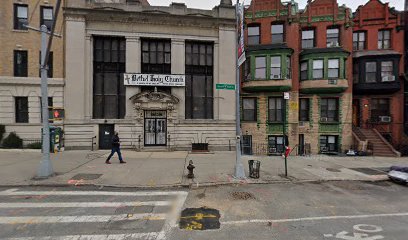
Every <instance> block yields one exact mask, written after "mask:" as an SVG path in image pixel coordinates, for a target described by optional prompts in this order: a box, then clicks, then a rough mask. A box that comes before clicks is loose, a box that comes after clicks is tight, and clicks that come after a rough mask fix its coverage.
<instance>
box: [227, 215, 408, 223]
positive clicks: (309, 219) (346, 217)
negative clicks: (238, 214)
mask: <svg viewBox="0 0 408 240" xmlns="http://www.w3.org/2000/svg"><path fill="white" fill-rule="evenodd" d="M406 216H408V212H406V213H385V214H370V215H351V216H326V217H307V218H289V219H252V220H251V219H249V220H240V221H226V222H221V224H226V225H238V224H248V223H288V222H303V221H320V220H338V219H360V218H376V217H406Z"/></svg>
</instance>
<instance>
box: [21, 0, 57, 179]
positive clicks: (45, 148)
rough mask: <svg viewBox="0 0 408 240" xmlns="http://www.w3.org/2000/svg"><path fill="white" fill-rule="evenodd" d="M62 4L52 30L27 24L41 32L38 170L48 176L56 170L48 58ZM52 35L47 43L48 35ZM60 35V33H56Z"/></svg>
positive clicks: (43, 176)
mask: <svg viewBox="0 0 408 240" xmlns="http://www.w3.org/2000/svg"><path fill="white" fill-rule="evenodd" d="M60 6H61V0H57V4H56V8H55V17H54V19H53V23H52V28H51V32H48V29H47V26H45V25H41V28H40V29H36V28H33V27H30V26H26V27H27V28H28V29H31V30H34V31H37V32H41V66H40V69H41V108H42V126H43V129H42V154H43V155H42V159H41V163H40V166H39V168H38V171H37V177H39V178H48V177H49V176H51V175H52V174H53V173H54V171H53V168H52V164H51V160H50V124H49V111H48V79H47V77H48V59H49V53H50V50H51V46H52V39H53V36H54V35H56V34H54V31H55V25H56V23H57V19H58V13H59V9H60ZM48 34H49V35H50V37H49V39H48V43H47V35H48ZM56 36H58V37H60V36H59V35H56Z"/></svg>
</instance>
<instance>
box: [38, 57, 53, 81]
mask: <svg viewBox="0 0 408 240" xmlns="http://www.w3.org/2000/svg"><path fill="white" fill-rule="evenodd" d="M39 55H40V66H41V52H40V53H39ZM47 65H48V71H47V75H48V76H47V77H49V78H52V77H53V74H52V73H53V71H54V70H53V66H54V65H53V53H52V52H50V55H49V57H48V64H47ZM39 76H40V77H41V68H40V70H39Z"/></svg>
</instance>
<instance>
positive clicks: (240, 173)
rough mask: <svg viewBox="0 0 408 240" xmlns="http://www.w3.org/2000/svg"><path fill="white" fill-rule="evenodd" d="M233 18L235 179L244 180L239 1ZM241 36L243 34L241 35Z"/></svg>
mask: <svg viewBox="0 0 408 240" xmlns="http://www.w3.org/2000/svg"><path fill="white" fill-rule="evenodd" d="M235 13H236V14H235V16H236V19H237V24H236V26H237V31H235V38H236V43H237V46H236V59H235V68H236V92H235V99H236V102H235V106H236V135H237V139H236V159H235V160H236V161H235V178H237V179H245V171H244V165H243V163H242V159H241V118H240V110H241V108H240V104H239V103H240V98H239V95H240V89H241V83H240V79H239V65H238V58H239V56H238V54H239V53H238V46H239V35H238V28H239V27H240V24H239V18H238V13H239V0H237V3H236V5H235ZM241 34H243V33H241Z"/></svg>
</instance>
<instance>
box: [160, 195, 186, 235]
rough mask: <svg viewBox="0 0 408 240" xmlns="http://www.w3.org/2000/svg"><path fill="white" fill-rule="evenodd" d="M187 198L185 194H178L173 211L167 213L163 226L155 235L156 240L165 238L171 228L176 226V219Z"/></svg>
mask: <svg viewBox="0 0 408 240" xmlns="http://www.w3.org/2000/svg"><path fill="white" fill-rule="evenodd" d="M186 199H187V194H186V195H179V196H178V197H177V204H176V206H175V207H174V208H173V211H172V212H171V213H170V214H169V215H168V217H167V218H166V221H165V222H164V226H163V228H162V230H161V231H160V233H159V235H158V236H157V239H156V240H166V239H167V238H168V236H169V235H170V234H171V231H172V230H173V228H175V227H177V225H178V224H177V221H178V218H179V216H180V214H181V210H182V208H183V205H184V202H185V201H186Z"/></svg>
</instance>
